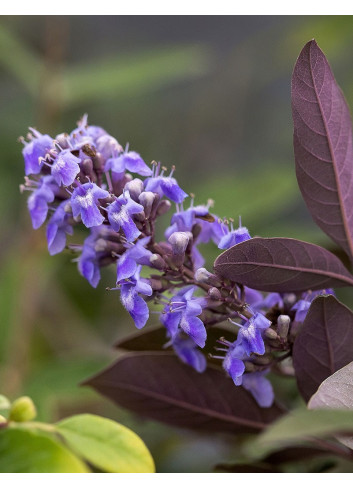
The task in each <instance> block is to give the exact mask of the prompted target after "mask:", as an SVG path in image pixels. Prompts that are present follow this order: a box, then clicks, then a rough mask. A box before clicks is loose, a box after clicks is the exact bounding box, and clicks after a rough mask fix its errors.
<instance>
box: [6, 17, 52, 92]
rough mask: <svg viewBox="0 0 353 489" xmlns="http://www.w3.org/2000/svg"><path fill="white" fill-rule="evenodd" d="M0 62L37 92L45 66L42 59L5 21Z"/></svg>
mask: <svg viewBox="0 0 353 489" xmlns="http://www.w3.org/2000/svg"><path fill="white" fill-rule="evenodd" d="M0 64H2V65H3V66H4V67H5V68H6V69H7V70H8V71H10V72H11V73H12V74H13V75H14V76H15V77H16V78H17V79H18V80H19V81H20V82H21V83H22V84H23V85H24V86H25V87H26V88H27V90H28V91H29V92H30V93H31V95H36V94H37V90H38V86H39V77H40V76H41V73H42V68H43V67H42V62H41V59H40V57H39V56H37V55H36V53H34V52H33V51H32V50H31V49H30V47H29V45H28V42H24V41H22V39H21V38H20V37H19V36H17V34H16V33H15V32H13V31H11V30H9V29H7V28H6V27H5V26H4V24H3V23H2V24H1V26H0Z"/></svg>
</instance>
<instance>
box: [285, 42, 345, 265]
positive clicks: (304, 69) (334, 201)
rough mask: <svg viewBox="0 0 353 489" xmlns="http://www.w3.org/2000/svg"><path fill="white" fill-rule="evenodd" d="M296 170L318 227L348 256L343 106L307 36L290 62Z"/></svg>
mask: <svg viewBox="0 0 353 489" xmlns="http://www.w3.org/2000/svg"><path fill="white" fill-rule="evenodd" d="M292 112H293V121H294V153H295V163H296V173H297V179H298V184H299V187H300V190H301V192H302V194H303V197H304V200H305V202H306V205H307V207H308V209H309V211H310V213H311V215H312V217H313V219H314V220H315V222H316V223H317V224H318V226H320V228H321V229H322V230H323V231H324V232H325V233H326V234H328V236H330V237H331V238H332V239H333V240H334V241H335V242H336V243H337V244H338V245H340V246H341V247H342V248H343V249H344V250H345V252H346V253H347V254H348V255H349V256H350V258H351V259H352V257H353V147H352V124H351V118H350V114H349V108H348V106H347V103H346V101H345V99H344V96H343V94H342V92H341V90H340V88H339V86H338V85H337V83H336V81H335V78H334V76H333V74H332V71H331V69H330V66H329V64H328V62H327V60H326V58H325V55H324V54H323V52H322V51H321V49H320V48H319V47H318V45H317V44H316V42H315V41H310V42H308V43H307V44H306V45H305V46H304V48H303V50H302V52H301V53H300V56H299V58H298V60H297V63H296V65H295V68H294V72H293V77H292Z"/></svg>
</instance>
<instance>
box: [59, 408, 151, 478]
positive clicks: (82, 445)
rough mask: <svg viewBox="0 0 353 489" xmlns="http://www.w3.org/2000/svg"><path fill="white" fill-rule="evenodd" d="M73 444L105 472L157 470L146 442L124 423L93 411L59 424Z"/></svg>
mask: <svg viewBox="0 0 353 489" xmlns="http://www.w3.org/2000/svg"><path fill="white" fill-rule="evenodd" d="M56 427H57V430H58V432H59V433H60V434H61V435H62V436H63V438H64V439H65V441H66V442H67V444H68V445H69V447H70V448H71V449H72V450H74V451H75V452H76V453H78V454H79V455H80V456H81V457H83V458H84V459H86V460H87V461H88V462H89V463H90V464H92V465H93V466H94V467H97V468H98V469H101V470H104V471H105V472H134V473H135V472H144V473H145V472H154V471H155V467H154V462H153V459H152V456H151V454H150V452H149V451H148V449H147V447H146V445H145V444H144V443H143V441H142V440H141V438H139V437H138V436H137V435H136V434H135V433H134V432H133V431H131V430H129V429H128V428H126V427H125V426H122V425H121V424H118V423H115V422H114V421H112V420H110V419H106V418H101V417H100V416H94V415H92V414H81V415H77V416H73V417H71V418H67V419H65V420H63V421H61V422H60V423H58V424H57V425H56Z"/></svg>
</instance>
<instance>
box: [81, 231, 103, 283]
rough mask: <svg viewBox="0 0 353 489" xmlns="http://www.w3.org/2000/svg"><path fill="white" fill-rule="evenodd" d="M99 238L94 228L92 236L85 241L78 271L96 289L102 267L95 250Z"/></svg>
mask: <svg viewBox="0 0 353 489" xmlns="http://www.w3.org/2000/svg"><path fill="white" fill-rule="evenodd" d="M96 238H97V232H96V229H95V228H92V234H91V235H90V236H89V237H88V238H86V239H85V241H84V243H83V249H82V253H81V256H80V257H79V259H78V270H79V272H80V274H81V275H82V276H83V277H84V278H85V279H86V280H87V281H88V282H89V283H90V284H91V285H92V287H94V288H96V287H97V285H98V283H99V281H100V278H101V273H100V267H99V263H98V254H97V252H96V250H95V248H94V246H95V242H96Z"/></svg>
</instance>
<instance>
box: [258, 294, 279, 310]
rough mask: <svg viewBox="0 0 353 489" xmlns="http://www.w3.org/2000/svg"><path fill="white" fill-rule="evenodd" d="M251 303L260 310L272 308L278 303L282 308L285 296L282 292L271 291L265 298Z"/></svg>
mask: <svg viewBox="0 0 353 489" xmlns="http://www.w3.org/2000/svg"><path fill="white" fill-rule="evenodd" d="M251 305H252V307H253V308H254V309H256V310H258V311H260V310H264V309H271V308H272V307H274V306H276V305H278V307H279V308H282V307H283V298H282V296H281V294H278V293H277V292H271V293H270V294H267V296H266V297H265V298H262V297H261V299H260V300H258V301H254V302H253V303H252V304H251Z"/></svg>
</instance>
